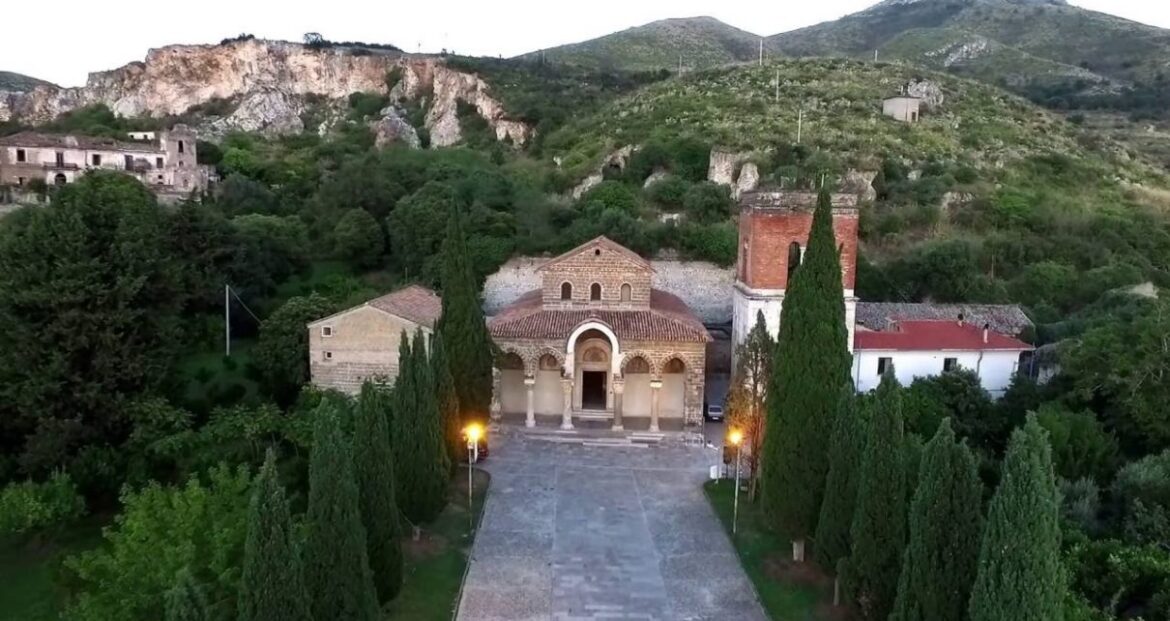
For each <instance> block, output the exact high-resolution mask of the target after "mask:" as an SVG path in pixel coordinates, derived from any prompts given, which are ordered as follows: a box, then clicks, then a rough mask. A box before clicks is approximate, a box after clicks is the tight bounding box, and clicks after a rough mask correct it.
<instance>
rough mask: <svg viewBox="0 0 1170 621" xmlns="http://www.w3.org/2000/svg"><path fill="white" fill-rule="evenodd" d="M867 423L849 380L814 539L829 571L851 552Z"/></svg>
mask: <svg viewBox="0 0 1170 621" xmlns="http://www.w3.org/2000/svg"><path fill="white" fill-rule="evenodd" d="M867 426H868V425H867V421H866V419H865V415H864V414H862V413H861V412H859V411H858V408H857V396H856V391H855V389H854V387H853V382H847V383H846V384H845V385H844V386H842V388H841V394H840V396H838V397H837V408H836V410H834V412H833V432H832V435H831V436H830V438H829V473H828V475H827V476H826V477H825V496H824V500H823V501H822V502H821V513H820V516H819V517H818V518H817V530H816V537H815V538H814V541H815V542H816V546H815V548H814V549H815V552H816V559H817V563H819V564H820V566H821V567H822V568H823V569H824V570H825V571H828V572H832V573H836V571H837V567H838V563H840V562H841V561H842V560H845V559H848V558H849V557H850V555H851V554H852V549H853V541H852V539H851V537H850V530H851V529H852V527H853V515H854V511H855V509H856V504H857V486H858V485H859V480H860V479H861V460H862V456H863V455H864V453H865V446H866V443H867V438H866V435H867V434H866V429H867ZM838 578H840V576H838Z"/></svg>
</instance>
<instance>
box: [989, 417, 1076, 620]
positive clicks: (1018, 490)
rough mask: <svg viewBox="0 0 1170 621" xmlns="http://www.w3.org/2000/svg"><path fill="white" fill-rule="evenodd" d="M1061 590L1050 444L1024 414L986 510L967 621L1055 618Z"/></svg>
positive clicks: (1057, 500)
mask: <svg viewBox="0 0 1170 621" xmlns="http://www.w3.org/2000/svg"><path fill="white" fill-rule="evenodd" d="M1064 594H1065V584H1064V575H1063V571H1062V567H1061V558H1060V494H1059V492H1058V491H1057V488H1056V478H1055V475H1054V474H1053V472H1052V448H1051V447H1050V446H1049V444H1048V434H1047V432H1045V431H1044V429H1043V427H1041V426H1040V423H1039V422H1037V420H1036V416H1035V415H1034V414H1030V415H1029V416H1028V422H1027V423H1026V424H1025V425H1024V427H1023V428H1022V429H1017V430H1016V431H1015V432H1013V433H1012V439H1011V443H1010V444H1009V445H1008V451H1007V456H1006V457H1005V458H1004V464H1003V477H1002V478H1001V480H1000V484H999V487H998V488H997V489H996V490H995V495H994V496H993V497H992V499H991V504H990V505H989V507H988V510H987V522H986V526H985V527H984V531H983V542H982V546H981V548H980V552H979V565H978V570H977V577H976V579H975V586H974V588H973V589H972V591H971V605H970V613H971V621H1016V620H1018V619H1052V618H1059V617H1058V615H1059V611H1060V609H1061V602H1062V600H1063V598H1064Z"/></svg>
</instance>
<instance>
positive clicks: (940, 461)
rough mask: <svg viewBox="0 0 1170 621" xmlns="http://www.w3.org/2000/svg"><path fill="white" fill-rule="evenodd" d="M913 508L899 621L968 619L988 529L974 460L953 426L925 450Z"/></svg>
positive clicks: (941, 429) (940, 431) (944, 427)
mask: <svg viewBox="0 0 1170 621" xmlns="http://www.w3.org/2000/svg"><path fill="white" fill-rule="evenodd" d="M920 471H921V476H920V477H919V481H918V488H917V490H916V491H915V492H914V499H913V501H912V502H911V503H910V531H909V533H910V542H909V545H908V546H907V547H906V553H905V558H904V560H903V562H902V575H901V581H900V583H899V588H898V598H897V603H896V604H895V607H894V611H895V612H894V614H893V615H892V616H891V617H890V618H891V619H893V620H896V621H912V620H922V621H926V620H928V619H956V620H962V619H965V618H966V617H967V604H968V597H969V596H970V589H971V584H973V583H974V581H975V566H976V562H977V560H978V557H979V541H980V534H981V529H982V525H983V524H982V523H983V515H982V511H981V509H982V502H983V485H982V484H981V483H980V482H979V472H978V468H977V467H976V464H975V456H974V455H973V454H972V453H971V451H970V449H968V448H967V447H966V446H965V445H964V444H962V443H957V442H956V441H955V434H954V432H953V431H951V426H950V421H949V420H944V421H943V423H942V425H940V426H939V429H938V433H936V434H935V436H934V438H932V439H931V441H930V442H929V443H928V444H927V445H926V450H925V452H924V453H923V455H922V464H921V467H920Z"/></svg>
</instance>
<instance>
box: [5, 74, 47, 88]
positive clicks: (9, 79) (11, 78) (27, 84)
mask: <svg viewBox="0 0 1170 621" xmlns="http://www.w3.org/2000/svg"><path fill="white" fill-rule="evenodd" d="M38 86H54V84H53V83H52V82H46V81H44V80H40V79H37V78H34V77H32V76H27V75H24V74H21V73H13V72H11V71H0V91H10V92H25V91H31V90H32V89H34V88H36V87H38Z"/></svg>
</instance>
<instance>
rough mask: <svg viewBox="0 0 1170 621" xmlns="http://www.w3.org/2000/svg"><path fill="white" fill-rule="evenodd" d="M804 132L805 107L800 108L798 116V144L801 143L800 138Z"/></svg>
mask: <svg viewBox="0 0 1170 621" xmlns="http://www.w3.org/2000/svg"><path fill="white" fill-rule="evenodd" d="M803 133H804V108H801V109H800V114H798V115H797V117H796V144H800V139H801V137H802V134H803Z"/></svg>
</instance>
